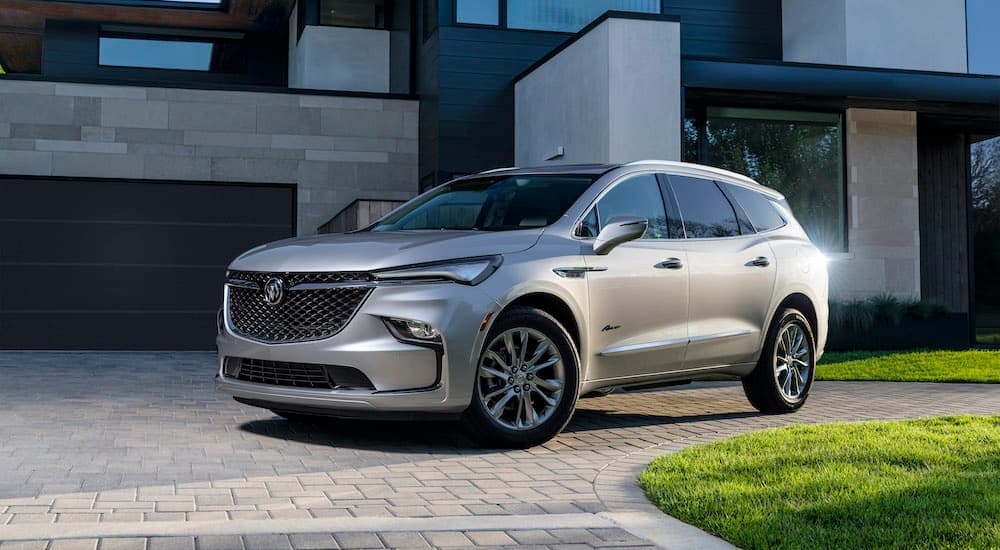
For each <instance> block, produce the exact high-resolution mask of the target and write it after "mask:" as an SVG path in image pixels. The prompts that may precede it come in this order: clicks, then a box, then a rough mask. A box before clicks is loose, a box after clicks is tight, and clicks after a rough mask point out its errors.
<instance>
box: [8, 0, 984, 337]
mask: <svg viewBox="0 0 1000 550" xmlns="http://www.w3.org/2000/svg"><path fill="white" fill-rule="evenodd" d="M997 24H1000V4H997V3H996V2H995V1H994V0H710V1H707V0H416V1H414V0H5V1H4V2H3V3H0V65H2V67H3V70H4V72H5V73H6V74H5V75H3V76H2V77H0V283H2V284H0V349H203V348H209V347H211V345H212V336H213V335H214V325H215V315H216V309H217V307H218V302H219V299H220V296H219V287H220V281H221V279H222V274H223V271H224V269H225V265H226V264H227V263H228V261H229V260H230V259H232V257H233V256H235V255H236V254H237V253H238V252H240V251H241V250H243V249H246V248H249V247H252V246H253V245H255V244H258V243H260V242H264V241H268V240H274V239H277V238H281V237H287V236H292V235H309V234H313V233H316V232H322V231H329V230H349V229H352V228H356V227H358V226H359V225H363V224H365V223H366V222H367V221H368V220H370V219H372V218H374V217H378V216H379V215H381V214H382V213H384V212H385V211H387V210H388V209H390V208H392V207H393V206H394V205H395V204H398V202H399V201H401V200H404V199H406V198H409V197H411V196H413V195H414V194H415V193H417V192H418V191H419V190H421V189H426V188H428V187H430V186H433V185H434V184H436V183H440V182H443V181H446V180H447V179H449V178H451V177H453V176H455V175H461V174H468V173H474V172H478V171H482V170H486V169H490V168H497V167H503V166H511V165H547V164H556V163H579V162H609V163H621V162H628V161H632V160H638V159H643V158H660V159H668V160H686V161H692V162H699V163H703V164H709V165H714V166H720V167H723V168H727V169H731V170H734V171H737V172H741V173H745V174H748V175H750V176H751V177H753V178H755V179H757V180H758V181H760V182H761V183H763V184H765V185H769V186H772V187H774V188H776V189H778V190H780V191H781V192H783V193H785V195H786V196H787V197H788V200H789V202H790V203H791V205H792V207H793V209H794V210H795V211H796V213H797V216H798V217H799V218H800V219H801V220H802V221H803V223H804V225H805V226H806V228H807V230H808V231H809V232H810V234H811V235H812V237H813V239H814V240H815V241H816V242H817V243H818V244H820V245H821V246H822V247H823V248H824V249H825V250H826V252H827V255H828V256H829V258H830V270H831V283H832V294H833V296H834V299H838V300H849V299H854V298H862V297H867V296H874V295H880V294H892V295H896V296H899V297H907V298H922V299H925V300H930V301H934V302H938V303H941V304H943V305H945V306H947V307H948V308H949V309H950V310H951V311H952V312H954V313H955V314H956V315H954V316H952V318H953V319H955V322H956V323H959V324H960V325H961V326H960V330H963V331H965V330H966V329H967V334H968V335H969V342H970V343H975V342H977V341H978V342H979V343H985V344H989V343H993V344H996V343H998V342H1000V278H998V277H997V275H996V273H998V272H1000V138H998V137H997V136H1000V77H998V76H997V75H1000V55H997V52H1000V34H997V33H996V32H995V28H996V26H997Z"/></svg>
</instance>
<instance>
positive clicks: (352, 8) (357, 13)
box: [319, 0, 385, 29]
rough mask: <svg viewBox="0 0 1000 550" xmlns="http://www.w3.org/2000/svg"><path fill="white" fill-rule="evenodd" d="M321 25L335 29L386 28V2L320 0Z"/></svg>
mask: <svg viewBox="0 0 1000 550" xmlns="http://www.w3.org/2000/svg"><path fill="white" fill-rule="evenodd" d="M319 24H320V25H328V26H333V27H362V28H366V29H382V28H385V3H384V0H320V1H319Z"/></svg>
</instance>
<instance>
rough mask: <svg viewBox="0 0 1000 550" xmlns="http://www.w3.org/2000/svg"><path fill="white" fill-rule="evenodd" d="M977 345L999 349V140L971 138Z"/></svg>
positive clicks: (970, 171)
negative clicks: (997, 347)
mask: <svg viewBox="0 0 1000 550" xmlns="http://www.w3.org/2000/svg"><path fill="white" fill-rule="evenodd" d="M969 161H970V165H969V176H970V177H969V179H970V183H971V185H972V225H973V256H972V257H973V266H974V269H975V271H974V273H975V289H974V290H975V310H976V342H977V343H979V344H984V345H991V346H1000V284H998V283H997V280H998V278H997V273H1000V137H993V138H983V137H974V138H973V139H972V147H971V154H970V155H969Z"/></svg>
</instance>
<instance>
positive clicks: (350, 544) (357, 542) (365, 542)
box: [333, 533, 385, 550]
mask: <svg viewBox="0 0 1000 550" xmlns="http://www.w3.org/2000/svg"><path fill="white" fill-rule="evenodd" d="M333 538H334V539H335V540H336V541H337V544H338V545H339V546H340V547H341V548H344V549H345V550H346V549H355V548H356V549H361V548H385V545H384V544H382V539H380V538H379V537H378V535H377V534H375V533H334V535H333Z"/></svg>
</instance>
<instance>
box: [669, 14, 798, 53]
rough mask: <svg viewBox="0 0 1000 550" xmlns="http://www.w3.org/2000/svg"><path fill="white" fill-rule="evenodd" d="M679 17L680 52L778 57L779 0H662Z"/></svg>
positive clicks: (779, 36)
mask: <svg viewBox="0 0 1000 550" xmlns="http://www.w3.org/2000/svg"><path fill="white" fill-rule="evenodd" d="M663 13H664V14H667V15H676V16H679V17H680V18H681V53H683V54H684V55H703V56H711V57H725V58H733V59H773V60H780V59H781V0H664V2H663Z"/></svg>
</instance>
